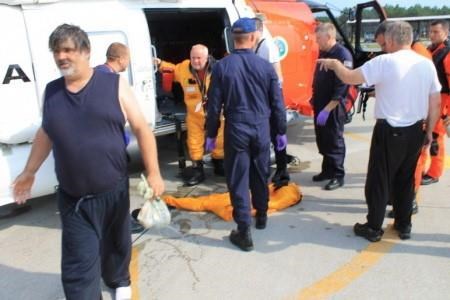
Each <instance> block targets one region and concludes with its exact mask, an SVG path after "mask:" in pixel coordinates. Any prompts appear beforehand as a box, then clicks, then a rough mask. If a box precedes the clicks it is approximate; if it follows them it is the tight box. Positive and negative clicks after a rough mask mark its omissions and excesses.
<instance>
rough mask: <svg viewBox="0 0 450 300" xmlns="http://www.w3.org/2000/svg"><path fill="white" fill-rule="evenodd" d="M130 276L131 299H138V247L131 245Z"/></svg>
mask: <svg viewBox="0 0 450 300" xmlns="http://www.w3.org/2000/svg"><path fill="white" fill-rule="evenodd" d="M130 277H131V293H132V298H133V300H138V299H139V298H140V297H139V249H138V248H136V247H133V248H132V249H131V262H130Z"/></svg>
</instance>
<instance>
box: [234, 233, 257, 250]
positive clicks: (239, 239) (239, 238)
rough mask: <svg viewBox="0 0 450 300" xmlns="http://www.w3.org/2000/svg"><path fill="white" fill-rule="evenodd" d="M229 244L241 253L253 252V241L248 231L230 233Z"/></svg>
mask: <svg viewBox="0 0 450 300" xmlns="http://www.w3.org/2000/svg"><path fill="white" fill-rule="evenodd" d="M230 242H231V243H232V244H233V245H235V246H238V247H239V248H240V249H241V250H243V251H251V250H253V240H252V236H251V234H250V229H247V230H245V231H239V230H232V231H231V233H230Z"/></svg>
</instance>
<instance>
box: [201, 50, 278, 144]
mask: <svg viewBox="0 0 450 300" xmlns="http://www.w3.org/2000/svg"><path fill="white" fill-rule="evenodd" d="M222 106H223V112H224V113H223V114H224V116H225V120H226V122H239V123H247V124H260V123H261V122H266V121H268V120H269V119H271V121H272V126H273V127H274V128H271V130H274V132H276V133H277V134H285V133H286V112H285V108H284V101H283V96H282V94H281V88H280V86H279V84H278V77H277V74H276V73H275V70H274V68H273V66H272V65H271V64H270V63H269V62H267V61H266V60H264V59H262V58H261V57H259V56H257V55H256V54H255V53H254V52H253V50H251V49H237V50H235V51H233V52H232V53H231V54H230V55H228V56H227V57H225V58H223V59H222V60H220V61H219V62H218V63H217V64H216V65H215V66H214V68H213V71H212V74H211V83H210V86H209V90H208V115H207V121H206V127H207V136H208V137H216V136H217V130H218V128H219V125H220V122H219V118H220V112H221V110H222Z"/></svg>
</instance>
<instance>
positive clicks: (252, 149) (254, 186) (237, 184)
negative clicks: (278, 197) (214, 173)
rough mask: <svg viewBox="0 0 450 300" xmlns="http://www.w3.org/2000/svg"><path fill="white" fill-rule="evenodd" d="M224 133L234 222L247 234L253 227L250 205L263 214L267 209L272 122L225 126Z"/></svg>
mask: <svg viewBox="0 0 450 300" xmlns="http://www.w3.org/2000/svg"><path fill="white" fill-rule="evenodd" d="M224 133H225V134H224V138H225V157H224V167H225V174H226V180H227V186H228V190H229V191H230V198H231V204H232V205H233V219H234V221H235V222H236V223H237V225H238V229H239V230H246V229H247V228H248V227H249V226H250V225H251V214H250V213H251V206H250V202H251V203H252V205H253V208H255V209H256V210H257V211H259V212H261V213H265V212H267V209H268V203H269V191H268V187H267V183H268V179H269V159H270V129H269V122H262V123H260V124H257V125H251V124H244V123H231V122H228V123H227V122H225V132H224ZM249 189H250V191H251V201H250V193H249Z"/></svg>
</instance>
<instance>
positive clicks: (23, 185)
mask: <svg viewBox="0 0 450 300" xmlns="http://www.w3.org/2000/svg"><path fill="white" fill-rule="evenodd" d="M33 182H34V174H33V173H30V172H27V171H23V172H22V173H21V174H20V175H19V176H17V178H16V179H15V180H14V182H13V184H12V185H11V187H12V189H13V197H14V201H16V203H17V204H25V202H26V201H27V200H28V199H30V198H31V186H32V185H33Z"/></svg>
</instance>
